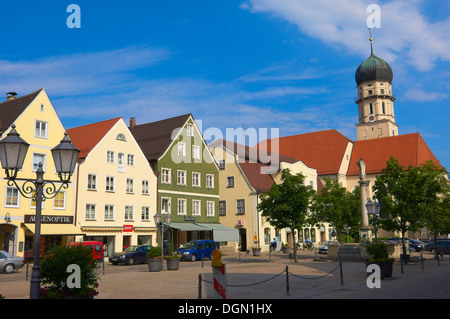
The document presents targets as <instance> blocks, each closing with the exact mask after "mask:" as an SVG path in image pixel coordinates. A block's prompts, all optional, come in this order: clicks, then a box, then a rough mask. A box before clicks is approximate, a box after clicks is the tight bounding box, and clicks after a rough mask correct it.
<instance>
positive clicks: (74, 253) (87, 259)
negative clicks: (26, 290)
mask: <svg viewBox="0 0 450 319" xmlns="http://www.w3.org/2000/svg"><path fill="white" fill-rule="evenodd" d="M69 266H71V268H74V269H75V270H74V271H73V272H72V273H70V271H69V272H68V269H71V268H68V267H69ZM78 267H79V268H78ZM96 268H97V267H96V263H95V260H94V258H93V256H92V252H91V251H90V250H88V249H84V246H82V245H76V246H63V245H60V246H56V247H54V248H53V249H51V250H50V251H49V252H48V253H47V254H46V255H45V256H44V257H43V259H42V261H41V264H40V271H41V280H42V281H41V285H42V286H41V298H44V299H47V298H48V299H93V298H94V296H96V295H98V291H97V288H98V279H99V277H98V274H97V271H96ZM78 269H79V276H78V273H77V270H78Z"/></svg>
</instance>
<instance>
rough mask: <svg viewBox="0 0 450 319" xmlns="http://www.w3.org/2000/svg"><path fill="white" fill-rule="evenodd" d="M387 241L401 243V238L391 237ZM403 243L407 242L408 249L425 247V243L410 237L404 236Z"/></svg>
mask: <svg viewBox="0 0 450 319" xmlns="http://www.w3.org/2000/svg"><path fill="white" fill-rule="evenodd" d="M388 241H389V242H394V243H398V244H401V243H402V239H401V238H398V237H391V238H389V240H388ZM405 243H407V244H408V249H409V251H421V250H424V249H425V243H424V242H421V241H419V240H415V239H411V238H405Z"/></svg>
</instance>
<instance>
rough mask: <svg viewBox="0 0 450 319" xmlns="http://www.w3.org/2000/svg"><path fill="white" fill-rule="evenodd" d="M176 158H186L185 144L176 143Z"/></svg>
mask: <svg viewBox="0 0 450 319" xmlns="http://www.w3.org/2000/svg"><path fill="white" fill-rule="evenodd" d="M178 156H186V144H184V143H181V142H178Z"/></svg>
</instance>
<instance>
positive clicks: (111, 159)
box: [106, 151, 114, 163]
mask: <svg viewBox="0 0 450 319" xmlns="http://www.w3.org/2000/svg"><path fill="white" fill-rule="evenodd" d="M106 162H107V163H114V152H113V151H107V152H106Z"/></svg>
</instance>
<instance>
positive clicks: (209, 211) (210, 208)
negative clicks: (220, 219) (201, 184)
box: [206, 201, 214, 217]
mask: <svg viewBox="0 0 450 319" xmlns="http://www.w3.org/2000/svg"><path fill="white" fill-rule="evenodd" d="M206 216H209V217H213V216H214V202H212V201H207V202H206Z"/></svg>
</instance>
